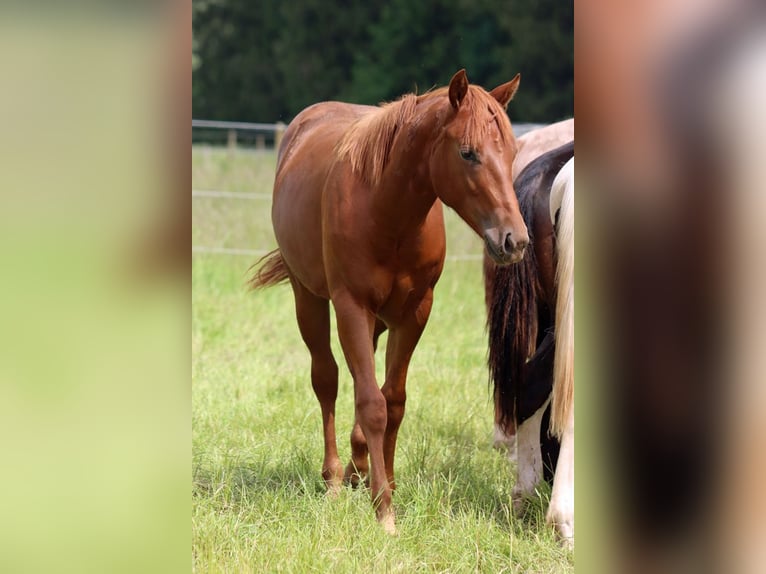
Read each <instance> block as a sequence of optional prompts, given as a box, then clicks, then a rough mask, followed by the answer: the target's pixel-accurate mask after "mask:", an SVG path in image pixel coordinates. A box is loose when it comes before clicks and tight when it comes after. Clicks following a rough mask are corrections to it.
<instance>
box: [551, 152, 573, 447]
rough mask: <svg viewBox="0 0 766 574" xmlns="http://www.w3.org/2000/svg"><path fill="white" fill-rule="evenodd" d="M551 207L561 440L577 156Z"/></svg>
mask: <svg viewBox="0 0 766 574" xmlns="http://www.w3.org/2000/svg"><path fill="white" fill-rule="evenodd" d="M559 205H560V207H558V206H559ZM550 206H551V219H552V220H553V221H554V222H555V223H556V251H557V253H558V263H557V265H556V327H555V337H556V352H555V358H554V361H553V394H552V398H551V422H550V432H551V434H552V435H553V436H556V437H558V438H559V439H560V438H561V436H562V434H563V432H564V429H565V428H566V425H567V421H568V420H569V415H570V413H571V409H573V408H574V158H572V159H570V160H569V161H568V162H567V163H566V164H565V165H564V167H563V168H562V169H561V171H560V172H559V173H558V175H557V176H556V179H554V180H553V187H552V188H551V199H550ZM557 207H558V221H556V217H555V214H556V209H557Z"/></svg>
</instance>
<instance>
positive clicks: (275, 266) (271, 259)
mask: <svg viewBox="0 0 766 574" xmlns="http://www.w3.org/2000/svg"><path fill="white" fill-rule="evenodd" d="M253 269H255V272H254V273H253V275H252V276H251V277H250V278H249V279H248V280H247V284H248V285H249V286H250V289H251V290H252V289H260V288H262V287H271V286H272V285H278V284H279V283H282V282H283V281H287V279H289V277H290V276H289V275H288V274H287V266H286V265H285V260H284V259H282V253H280V251H279V249H275V250H274V251H271V252H269V253H267V254H266V255H264V256H263V257H261V258H260V259H259V260H258V261H256V262H255V264H254V265H252V266H251V267H250V269H248V271H251V270H253Z"/></svg>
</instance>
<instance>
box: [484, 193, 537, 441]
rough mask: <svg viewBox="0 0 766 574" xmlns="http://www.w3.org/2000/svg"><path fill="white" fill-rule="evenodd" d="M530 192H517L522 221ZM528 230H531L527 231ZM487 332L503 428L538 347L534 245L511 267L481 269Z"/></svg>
mask: <svg viewBox="0 0 766 574" xmlns="http://www.w3.org/2000/svg"><path fill="white" fill-rule="evenodd" d="M532 196H533V194H532V193H528V194H525V193H523V192H521V193H520V194H519V207H520V208H521V212H522V215H523V217H524V221H531V220H532V209H533V201H532V199H533V197H532ZM529 231H530V233H531V232H532V230H531V229H530V230H529ZM485 285H486V288H487V290H488V292H490V293H489V294H488V296H487V306H488V310H489V313H488V320H487V330H488V332H489V357H488V363H489V375H490V381H491V382H492V385H493V388H494V398H495V408H496V409H497V410H496V413H495V414H496V417H497V419H498V420H497V422H498V423H499V424H500V426H501V427H502V428H507V427H508V425H509V423H512V422H514V420H515V418H516V405H517V404H518V403H519V402H520V401H521V395H522V393H523V392H524V385H523V384H522V381H523V380H524V373H525V369H526V363H527V359H529V358H530V357H531V356H532V355H533V354H534V352H535V349H536V348H537V332H538V313H537V305H538V298H539V294H540V290H541V286H540V283H539V280H538V275H537V259H536V257H535V251H534V249H527V250H526V252H525V254H524V258H523V259H522V260H521V261H520V262H518V263H515V264H513V265H508V266H505V267H495V268H494V273H493V277H490V275H489V274H487V272H486V266H485Z"/></svg>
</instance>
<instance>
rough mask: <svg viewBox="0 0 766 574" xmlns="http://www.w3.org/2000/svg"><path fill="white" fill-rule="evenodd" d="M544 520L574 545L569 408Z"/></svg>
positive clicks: (570, 411) (572, 458)
mask: <svg viewBox="0 0 766 574" xmlns="http://www.w3.org/2000/svg"><path fill="white" fill-rule="evenodd" d="M545 520H546V522H547V523H548V524H553V526H554V527H555V528H556V532H557V533H558V535H559V536H560V537H561V539H562V541H563V542H564V544H565V545H566V546H567V547H569V548H573V547H574V409H570V410H569V417H568V419H567V426H566V428H565V429H564V434H563V436H562V437H561V451H560V452H559V460H558V463H557V464H556V474H555V476H554V478H553V490H552V491H551V502H550V505H549V506H548V512H547V514H546V516H545Z"/></svg>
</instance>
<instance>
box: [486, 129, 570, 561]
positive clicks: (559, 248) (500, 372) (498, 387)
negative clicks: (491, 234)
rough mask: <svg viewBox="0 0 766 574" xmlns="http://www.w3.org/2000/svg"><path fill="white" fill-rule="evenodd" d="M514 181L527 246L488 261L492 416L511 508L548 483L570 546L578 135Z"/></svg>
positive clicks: (555, 518) (556, 521) (553, 516)
mask: <svg viewBox="0 0 766 574" xmlns="http://www.w3.org/2000/svg"><path fill="white" fill-rule="evenodd" d="M514 187H515V188H516V193H517V195H518V198H519V205H520V207H521V210H522V214H523V215H524V219H525V222H526V223H527V228H528V230H529V232H530V242H531V247H532V249H528V250H527V254H526V255H525V257H524V259H523V260H522V261H521V262H520V263H518V264H515V265H511V266H508V267H495V268H492V267H491V266H489V265H487V264H485V288H486V290H487V292H486V296H487V303H488V309H489V317H488V327H489V328H488V331H489V367H490V378H491V381H492V383H493V387H494V396H495V405H496V409H497V422H498V423H499V424H500V426H501V427H503V428H511V429H513V428H515V429H516V443H517V444H516V449H517V477H516V483H515V485H514V487H513V493H512V496H513V505H514V510H516V511H517V512H518V511H520V510H521V509H522V508H523V504H524V500H525V499H526V498H527V497H528V496H530V495H532V494H533V493H534V490H535V486H536V485H537V484H538V483H539V482H540V481H541V480H542V479H543V478H545V479H546V480H548V481H551V480H552V482H553V489H552V492H551V500H550V505H549V507H548V511H547V514H546V520H547V522H548V523H550V524H553V526H554V527H555V529H556V531H557V533H558V534H559V536H560V537H561V538H562V540H563V541H564V543H565V544H566V545H567V546H570V547H572V546H573V545H574V141H571V142H569V143H567V144H564V145H563V146H560V147H558V148H556V149H554V150H552V151H550V152H547V153H545V154H543V155H541V156H540V157H538V158H537V159H535V160H534V161H532V162H531V163H529V165H528V166H527V167H526V168H524V170H523V171H522V172H521V173H520V174H519V176H518V177H517V178H516V181H515V184H514Z"/></svg>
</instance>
